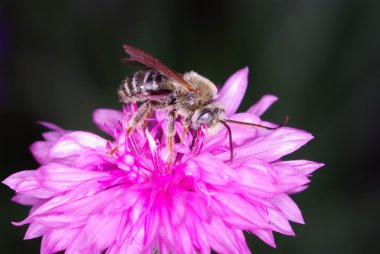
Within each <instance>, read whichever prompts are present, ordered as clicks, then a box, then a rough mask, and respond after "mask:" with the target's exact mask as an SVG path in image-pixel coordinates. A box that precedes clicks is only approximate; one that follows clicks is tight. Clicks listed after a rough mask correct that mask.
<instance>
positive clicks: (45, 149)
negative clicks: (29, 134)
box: [29, 141, 52, 165]
mask: <svg viewBox="0 0 380 254" xmlns="http://www.w3.org/2000/svg"><path fill="white" fill-rule="evenodd" d="M51 147H52V143H51V142H46V141H36V142H34V143H33V144H32V145H31V146H30V148H29V149H30V151H31V153H32V155H33V157H34V159H35V160H36V161H37V162H38V163H40V164H41V165H43V164H46V163H49V162H50V161H51V159H50V158H48V154H49V152H50V149H51Z"/></svg>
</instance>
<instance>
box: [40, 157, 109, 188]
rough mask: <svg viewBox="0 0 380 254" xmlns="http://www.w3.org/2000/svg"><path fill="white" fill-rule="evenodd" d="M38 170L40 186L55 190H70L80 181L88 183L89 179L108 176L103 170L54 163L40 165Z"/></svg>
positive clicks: (99, 178)
mask: <svg viewBox="0 0 380 254" xmlns="http://www.w3.org/2000/svg"><path fill="white" fill-rule="evenodd" d="M39 171H40V173H41V180H42V182H41V184H42V186H44V187H45V188H47V189H49V190H52V191H56V192H64V191H67V190H71V189H72V188H74V187H75V186H77V185H79V184H81V183H89V182H90V181H91V180H96V179H98V180H101V179H102V178H104V177H107V176H109V175H108V174H107V173H105V172H100V171H87V170H82V169H77V168H70V167H68V166H66V165H61V164H56V163H50V164H48V165H45V166H42V167H40V169H39Z"/></svg>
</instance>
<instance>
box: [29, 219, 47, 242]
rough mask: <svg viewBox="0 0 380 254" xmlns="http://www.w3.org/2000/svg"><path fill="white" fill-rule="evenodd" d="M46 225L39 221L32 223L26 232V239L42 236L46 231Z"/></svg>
mask: <svg viewBox="0 0 380 254" xmlns="http://www.w3.org/2000/svg"><path fill="white" fill-rule="evenodd" d="M46 229H47V228H46V226H45V225H41V224H39V223H31V224H30V225H29V227H28V230H27V231H26V233H25V236H24V240H27V239H33V238H36V237H40V236H42V235H43V234H45V232H46Z"/></svg>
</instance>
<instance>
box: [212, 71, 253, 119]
mask: <svg viewBox="0 0 380 254" xmlns="http://www.w3.org/2000/svg"><path fill="white" fill-rule="evenodd" d="M248 72H249V70H248V67H245V68H243V69H240V70H238V71H237V72H235V73H234V74H232V76H231V77H230V78H229V79H228V80H227V81H226V83H225V84H224V86H223V87H222V89H221V90H220V92H219V93H218V95H217V97H216V98H215V99H216V100H217V101H220V102H222V103H223V105H224V109H225V111H226V114H227V116H230V115H232V114H234V113H235V112H236V110H237V109H238V107H239V105H240V103H241V101H242V100H243V97H244V94H245V91H246V90H247V85H248Z"/></svg>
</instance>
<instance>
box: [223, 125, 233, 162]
mask: <svg viewBox="0 0 380 254" xmlns="http://www.w3.org/2000/svg"><path fill="white" fill-rule="evenodd" d="M220 122H221V123H222V124H223V125H224V127H226V129H227V131H228V137H229V141H230V161H232V159H233V158H234V145H233V143H232V131H231V128H230V126H228V124H227V123H226V121H220Z"/></svg>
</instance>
